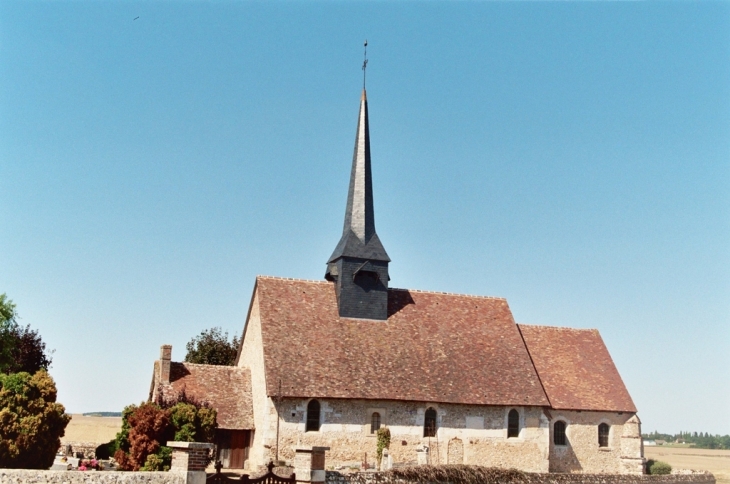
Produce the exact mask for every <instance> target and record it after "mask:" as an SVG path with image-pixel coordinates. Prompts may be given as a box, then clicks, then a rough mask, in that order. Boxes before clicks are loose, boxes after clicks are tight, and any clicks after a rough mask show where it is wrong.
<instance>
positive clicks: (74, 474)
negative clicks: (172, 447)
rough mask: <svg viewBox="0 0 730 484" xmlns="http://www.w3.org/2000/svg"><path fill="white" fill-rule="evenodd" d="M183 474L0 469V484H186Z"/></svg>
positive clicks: (185, 475)
mask: <svg viewBox="0 0 730 484" xmlns="http://www.w3.org/2000/svg"><path fill="white" fill-rule="evenodd" d="M186 482H188V476H187V473H185V472H114V471H110V472H107V471H101V472H96V471H85V472H84V471H34V470H26V469H0V484H95V483H99V484H102V483H103V484H186Z"/></svg>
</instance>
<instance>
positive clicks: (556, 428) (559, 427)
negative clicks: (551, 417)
mask: <svg viewBox="0 0 730 484" xmlns="http://www.w3.org/2000/svg"><path fill="white" fill-rule="evenodd" d="M553 442H554V443H555V445H568V438H567V437H566V436H565V422H563V421H562V420H558V421H557V422H555V425H553Z"/></svg>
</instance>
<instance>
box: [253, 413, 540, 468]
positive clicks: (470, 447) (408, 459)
mask: <svg viewBox="0 0 730 484" xmlns="http://www.w3.org/2000/svg"><path fill="white" fill-rule="evenodd" d="M308 401H309V400H307V399H283V400H282V402H281V406H280V408H277V406H276V404H275V403H274V402H273V401H272V400H271V399H269V403H268V409H269V412H268V414H269V415H270V416H271V418H270V419H269V422H268V427H266V428H264V429H262V432H261V433H263V434H264V435H265V439H264V441H263V444H264V446H265V450H268V451H270V452H269V455H268V456H265V457H266V458H273V456H272V455H271V451H272V450H274V449H275V448H276V415H277V411H278V414H279V415H281V422H280V429H279V445H280V449H281V450H280V452H279V457H280V459H283V460H287V461H291V460H292V459H293V458H294V450H293V449H294V447H295V446H297V445H314V446H325V447H330V449H331V450H329V451H328V452H327V466H328V467H329V468H333V467H338V466H353V467H359V466H360V463H361V462H362V461H363V459H364V458H365V454H366V453H367V458H368V461H369V462H370V463H371V464H373V463H374V462H375V454H376V448H377V439H376V437H375V435H374V434H371V433H370V420H371V416H372V413H373V412H378V413H379V414H380V416H381V425H385V426H388V427H389V428H390V432H391V444H390V456H391V458H392V460H393V463H394V465H408V464H415V463H416V462H417V455H416V450H417V449H419V448H421V447H422V446H428V447H429V448H430V453H429V455H430V457H429V458H430V462H431V463H432V464H445V463H447V462H450V461H452V463H457V462H456V461H457V460H458V461H461V462H459V463H464V464H478V465H484V466H493V467H501V468H519V469H521V470H525V471H532V472H547V471H548V467H549V464H548V451H549V445H548V435H549V428H548V421H547V418H546V417H545V416H544V415H543V413H542V409H541V408H538V407H487V406H476V405H454V404H428V405H426V404H423V403H418V402H395V401H367V400H325V399H320V400H319V401H320V404H321V412H320V418H321V427H320V431H319V432H305V431H304V429H305V422H306V409H307V403H308ZM427 407H433V408H434V409H435V410H436V411H437V415H438V417H437V420H438V424H437V427H438V430H437V437H431V438H428V437H425V438H424V437H423V424H424V415H425V411H426V408H427ZM511 408H516V409H517V410H518V411H519V413H520V434H519V436H518V437H516V438H509V439H508V438H507V413H508V412H509V410H510V409H511ZM258 429H259V427H257V430H258ZM459 441H460V442H459Z"/></svg>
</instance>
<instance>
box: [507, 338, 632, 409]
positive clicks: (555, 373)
mask: <svg viewBox="0 0 730 484" xmlns="http://www.w3.org/2000/svg"><path fill="white" fill-rule="evenodd" d="M519 328H520V331H521V333H522V336H523V338H524V340H525V344H526V345H527V349H528V351H529V353H530V356H531V358H532V361H533V363H534V365H535V368H536V369H537V373H538V375H539V377H540V380H541V381H542V385H543V387H544V388H545V392H546V393H547V397H548V399H549V400H550V406H551V407H552V408H555V409H562V410H597V411H598V410H602V411H615V412H631V413H634V412H636V406H634V402H633V400H632V399H631V395H629V392H628V390H627V389H626V386H625V385H624V382H623V380H621V375H619V373H618V370H617V369H616V366H615V365H614V363H613V360H612V359H611V355H610V354H609V353H608V349H606V345H605V344H604V343H603V339H601V335H600V334H599V333H598V330H595V329H572V328H559V327H552V326H531V325H524V324H520V325H519Z"/></svg>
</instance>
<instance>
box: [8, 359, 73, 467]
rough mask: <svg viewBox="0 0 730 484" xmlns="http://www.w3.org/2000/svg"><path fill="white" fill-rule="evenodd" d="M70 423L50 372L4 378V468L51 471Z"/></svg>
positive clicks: (12, 375)
mask: <svg viewBox="0 0 730 484" xmlns="http://www.w3.org/2000/svg"><path fill="white" fill-rule="evenodd" d="M70 420H71V417H70V416H68V415H66V413H65V409H64V407H63V405H61V404H60V403H56V384H55V383H54V381H53V378H51V376H50V375H49V374H48V373H47V372H46V371H44V370H41V371H39V372H37V373H35V374H34V375H30V374H29V373H26V372H20V373H13V374H11V375H3V374H0V467H2V468H18V469H48V468H49V467H50V466H51V465H52V464H53V458H54V456H55V455H56V451H58V448H59V447H60V446H61V437H63V435H64V432H65V429H66V425H68V422H69V421H70Z"/></svg>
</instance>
